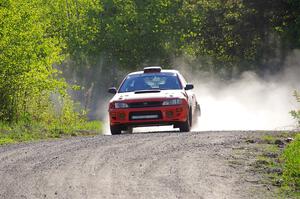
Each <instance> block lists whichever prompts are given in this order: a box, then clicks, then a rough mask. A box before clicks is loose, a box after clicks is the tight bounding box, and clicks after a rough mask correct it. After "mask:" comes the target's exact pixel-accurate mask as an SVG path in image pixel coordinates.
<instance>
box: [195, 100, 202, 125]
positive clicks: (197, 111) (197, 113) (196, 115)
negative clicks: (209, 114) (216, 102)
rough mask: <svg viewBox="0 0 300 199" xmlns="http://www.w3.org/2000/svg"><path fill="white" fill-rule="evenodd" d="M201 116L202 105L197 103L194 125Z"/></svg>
mask: <svg viewBox="0 0 300 199" xmlns="http://www.w3.org/2000/svg"><path fill="white" fill-rule="evenodd" d="M200 116H201V109H200V105H199V104H196V110H195V113H194V115H193V125H197V124H198V122H199V117H200Z"/></svg>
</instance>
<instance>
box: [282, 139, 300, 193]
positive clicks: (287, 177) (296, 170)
mask: <svg viewBox="0 0 300 199" xmlns="http://www.w3.org/2000/svg"><path fill="white" fill-rule="evenodd" d="M283 159H284V171H283V177H284V182H285V185H286V186H287V187H288V188H289V189H293V190H294V191H296V192H299V191H300V134H298V135H297V136H296V138H295V140H294V141H293V142H292V143H291V144H289V145H288V146H287V147H286V149H285V150H284V152H283Z"/></svg>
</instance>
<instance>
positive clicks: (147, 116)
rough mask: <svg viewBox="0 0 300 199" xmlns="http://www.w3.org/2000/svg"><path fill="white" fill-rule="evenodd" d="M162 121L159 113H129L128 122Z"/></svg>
mask: <svg viewBox="0 0 300 199" xmlns="http://www.w3.org/2000/svg"><path fill="white" fill-rule="evenodd" d="M159 119H162V114H161V111H140V112H130V113H129V120H159Z"/></svg>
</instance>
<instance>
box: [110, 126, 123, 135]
mask: <svg viewBox="0 0 300 199" xmlns="http://www.w3.org/2000/svg"><path fill="white" fill-rule="evenodd" d="M110 132H111V134H112V135H120V134H121V132H122V129H121V127H120V126H118V125H114V126H110Z"/></svg>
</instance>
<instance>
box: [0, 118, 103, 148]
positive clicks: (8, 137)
mask: <svg viewBox="0 0 300 199" xmlns="http://www.w3.org/2000/svg"><path fill="white" fill-rule="evenodd" d="M101 132H102V123H101V122H100V121H89V122H86V121H84V122H78V123H75V124H63V123H51V124H45V123H37V122H34V123H24V122H18V123H14V124H8V123H0V145H4V144H12V143H18V142H28V141H34V140H41V139H51V138H61V137H68V136H81V135H96V134H100V133H101Z"/></svg>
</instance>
